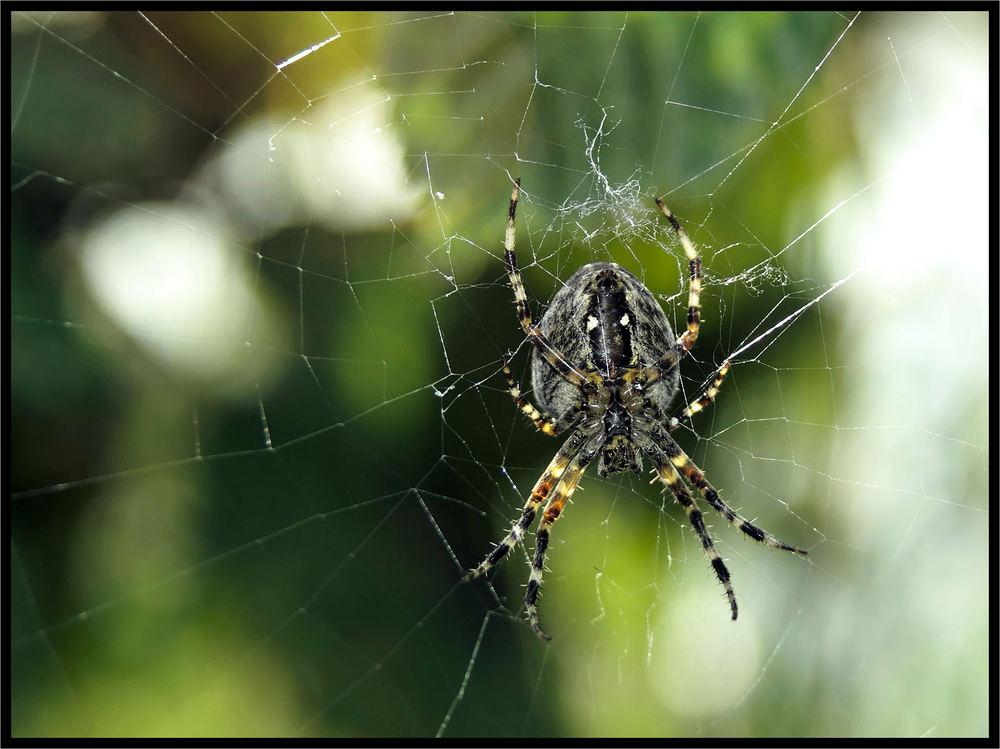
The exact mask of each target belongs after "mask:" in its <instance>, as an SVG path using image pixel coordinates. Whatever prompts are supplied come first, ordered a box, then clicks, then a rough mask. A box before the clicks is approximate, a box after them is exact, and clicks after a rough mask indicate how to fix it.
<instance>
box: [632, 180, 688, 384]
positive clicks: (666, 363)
mask: <svg viewBox="0 0 1000 749" xmlns="http://www.w3.org/2000/svg"><path fill="white" fill-rule="evenodd" d="M656 204H657V205H658V206H659V207H660V210H661V211H663V215H664V216H666V217H667V219H668V220H669V221H670V225H671V226H673V227H674V232H675V233H676V234H677V237H678V239H680V240H681V246H682V247H683V248H684V254H685V255H687V259H688V266H689V268H690V276H689V279H688V310H687V329H686V330H685V331H684V332H683V333H681V335H680V336H678V338H677V341H676V342H675V343H674V345H673V346H671V347H670V350H668V351H667V352H666V353H665V354H664V355H663V356H662V357H660V360H659V361H657V362H656V364H654V365H653V366H651V367H646V369H645V370H644V374H645V375H646V380H647V383H652V382H655V381H656V380H658V379H659V378H660V377H662V376H664V375H665V374H666V373H667V372H669V371H670V370H671V369H673V368H674V367H676V366H677V364H678V362H680V360H681V359H682V358H684V354H686V353H687V352H688V351H690V350H691V347H692V346H694V342H695V341H696V340H697V339H698V329H699V326H700V325H701V258H700V257H699V256H698V251H697V250H696V249H695V246H694V242H692V241H691V238H690V237H689V236H688V235H687V232H686V231H684V229H683V227H681V225H680V222H678V221H677V218H676V217H675V216H674V214H673V213H671V212H670V209H669V208H667V206H665V205H664V204H663V201H662V200H660V199H659V198H656Z"/></svg>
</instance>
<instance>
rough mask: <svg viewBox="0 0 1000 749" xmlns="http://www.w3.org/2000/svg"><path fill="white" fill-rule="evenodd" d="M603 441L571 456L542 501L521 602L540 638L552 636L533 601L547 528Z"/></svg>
mask: <svg viewBox="0 0 1000 749" xmlns="http://www.w3.org/2000/svg"><path fill="white" fill-rule="evenodd" d="M603 442H604V437H603V435H600V436H599V438H597V439H592V440H591V443H590V444H589V445H587V447H585V448H584V449H583V450H581V451H580V453H579V454H578V455H577V456H576V457H575V458H574V459H573V462H572V463H571V464H570V466H569V469H568V470H567V471H566V474H565V475H564V476H563V478H562V480H561V481H560V482H559V484H558V485H557V486H556V490H555V492H553V494H552V496H551V497H550V498H549V501H548V502H546V503H545V509H544V510H542V521H541V522H540V523H539V524H538V533H536V534H535V556H534V557H533V558H532V560H531V574H530V575H529V576H528V587H527V590H526V591H525V593H524V605H525V608H526V610H527V612H528V621H529V622H530V623H531V628H532V629H533V630H534V631H535V634H536V635H538V636H539V637H541V638H542V639H543V640H551V639H552V638H551V637H549V636H548V635H547V634H545V632H544V631H543V630H542V627H541V625H540V624H539V623H538V607H537V605H536V602H537V600H538V592H539V590H541V587H542V571H543V570H544V569H545V552H546V550H547V549H548V547H549V529H550V528H551V527H552V525H553V523H555V522H556V520H558V519H559V515H560V514H562V511H563V507H565V506H566V502H567V501H569V498H570V497H572V496H573V492H574V491H575V490H576V487H577V484H579V483H580V479H581V478H582V477H583V472H584V471H585V470H587V466H588V465H589V464H590V462H591V461H592V460H593V459H594V456H596V455H597V451H598V450H599V449H600V447H601V444H602V443H603Z"/></svg>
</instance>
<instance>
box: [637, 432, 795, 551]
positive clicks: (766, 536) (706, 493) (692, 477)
mask: <svg viewBox="0 0 1000 749" xmlns="http://www.w3.org/2000/svg"><path fill="white" fill-rule="evenodd" d="M651 434H652V436H653V439H654V440H656V444H657V445H658V446H659V447H660V448H661V449H662V450H663V452H665V453H666V454H667V457H668V458H669V459H670V462H671V463H672V464H673V466H674V467H675V468H676V469H677V470H678V471H680V473H681V474H682V475H683V476H684V478H686V479H687V480H688V483H690V484H691V486H693V487H694V488H696V489H697V490H698V491H699V492H701V495H702V496H703V497H704V498H705V501H706V502H708V503H709V504H710V505H712V508H713V509H714V510H715V511H716V512H718V513H719V514H720V515H722V516H723V517H724V518H725V519H726V520H728V521H729V522H730V523H732V524H733V525H735V526H736V527H737V528H739V529H740V530H741V531H743V533H745V534H746V535H748V536H749V537H750V538H752V539H753V540H754V541H760V542H761V543H762V544H764V545H765V546H773V547H774V548H776V549H784V550H785V551H793V552H795V553H796V554H802V555H805V554H808V553H809V552H807V551H805V550H804V549H799V548H797V547H795V546H792V545H791V544H786V543H785V542H784V541H779V540H778V539H777V538H775V537H774V536H772V535H771V534H770V533H768V532H767V531H765V530H764V529H762V528H758V527H757V526H756V525H754V524H753V523H751V522H750V521H749V520H747V519H746V518H744V517H743V516H742V515H740V514H739V513H738V512H736V510H734V509H733V508H732V507H730V506H729V505H727V504H726V503H725V502H723V501H722V497H720V496H719V492H717V491H716V490H715V487H713V486H712V485H711V484H710V483H708V480H707V479H706V478H705V474H704V473H702V472H701V469H699V468H698V466H696V465H695V464H694V461H692V460H691V458H689V457H688V456H687V453H685V452H684V451H683V450H682V449H681V447H680V445H678V444H677V443H676V442H675V441H674V439H673V437H671V436H670V435H669V434H666V433H664V432H663V430H662V429H660V428H659V427H657V428H655V429H653V430H651Z"/></svg>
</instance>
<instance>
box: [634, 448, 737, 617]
mask: <svg viewBox="0 0 1000 749" xmlns="http://www.w3.org/2000/svg"><path fill="white" fill-rule="evenodd" d="M647 454H649V456H650V457H651V458H652V459H653V462H654V463H655V464H656V476H657V478H659V479H660V481H662V482H663V483H664V484H666V486H667V488H668V489H670V491H671V492H673V495H674V499H676V500H677V502H678V504H680V505H681V507H683V508H684V512H686V513H687V516H688V520H690V521H691V527H692V528H694V529H695V532H696V533H697V534H698V538H700V539H701V546H702V548H703V549H704V550H705V555H706V556H707V557H708V561H709V562H710V563H711V564H712V569H713V570H714V571H715V576H716V577H718V578H719V582H720V583H722V587H724V588H725V589H726V597H727V598H728V599H729V607H730V608H731V609H732V610H733V619H736V610H737V608H736V594H735V593H733V586H732V583H730V581H729V570H728V569H726V565H725V562H723V561H722V557H720V556H719V552H717V551H716V550H715V544H714V543H712V537H711V536H710V535H709V534H708V529H707V528H706V527H705V521H704V519H703V518H702V512H701V510H699V509H698V506H697V505H696V504H695V501H694V499H693V498H692V497H691V495H690V494H689V493H688V490H687V489H686V488H685V487H684V482H683V481H681V476H680V474H679V473H677V469H676V468H674V466H673V465H672V464H671V462H670V461H669V460H663V459H662V458H661V457H660V451H659V450H655V449H654V450H652V451H648V452H647Z"/></svg>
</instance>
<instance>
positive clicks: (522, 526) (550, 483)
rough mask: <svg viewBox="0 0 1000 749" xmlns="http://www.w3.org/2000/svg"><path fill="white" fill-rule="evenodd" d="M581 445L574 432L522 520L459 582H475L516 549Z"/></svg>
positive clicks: (538, 484) (526, 506)
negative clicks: (539, 507)
mask: <svg viewBox="0 0 1000 749" xmlns="http://www.w3.org/2000/svg"><path fill="white" fill-rule="evenodd" d="M583 443H584V436H583V435H582V434H581V433H580V432H573V434H572V435H570V438H569V439H568V440H566V441H565V442H564V443H563V446H562V447H561V448H560V449H559V452H558V453H556V456H555V457H554V458H553V459H552V462H551V463H549V465H548V468H546V469H545V471H544V472H543V473H542V475H541V477H539V479H538V481H537V482H535V487H534V489H532V490H531V496H530V497H528V501H527V502H525V503H524V508H523V509H522V510H521V517H520V518H519V519H518V520H517V521H515V522H514V525H513V527H512V528H511V529H510V531H509V532H508V533H507V535H506V536H504V539H503V540H502V541H501V542H500V543H498V544H497V545H496V548H494V549H493V551H492V552H490V553H489V555H487V557H486V558H485V559H484V560H483V561H482V562H480V563H479V566H478V567H476V568H475V569H472V570H469V572H468V573H467V574H466V575H465V577H463V578H462V582H468V581H469V580H475V579H476V578H477V577H479V576H481V575H485V574H486V573H487V572H489V571H490V569H491V568H493V567H495V566H496V565H497V564H498V563H499V562H500V560H501V559H503V558H504V557H505V556H506V555H507V552H508V551H510V550H511V549H513V548H514V547H515V546H517V544H518V543H519V542H520V541H521V539H522V538H524V534H525V531H527V529H528V527H529V526H530V525H531V523H532V522H533V521H534V519H535V513H536V511H537V509H538V505H540V504H541V503H542V501H543V500H545V499H546V498H548V496H549V493H550V492H551V491H552V488H553V487H554V486H555V485H556V484H557V483H558V482H559V479H560V478H561V477H562V476H563V474H564V473H565V472H566V467H567V466H568V465H569V464H570V461H572V460H573V457H574V456H575V455H576V454H577V453H578V452H580V448H582V447H583Z"/></svg>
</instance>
